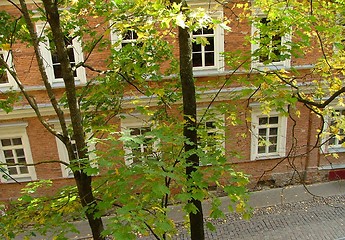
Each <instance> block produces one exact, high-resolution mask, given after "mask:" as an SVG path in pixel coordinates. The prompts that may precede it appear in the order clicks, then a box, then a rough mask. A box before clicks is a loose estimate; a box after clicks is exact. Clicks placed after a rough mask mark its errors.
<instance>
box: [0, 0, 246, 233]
mask: <svg viewBox="0 0 345 240" xmlns="http://www.w3.org/2000/svg"><path fill="white" fill-rule="evenodd" d="M9 3H10V4H12V5H13V7H14V8H15V9H17V10H18V11H17V12H16V13H15V16H16V17H17V19H16V18H13V17H11V16H10V15H8V14H7V13H4V14H2V16H4V17H3V18H1V23H4V24H1V25H2V26H4V33H6V34H3V35H1V47H2V48H5V47H6V48H7V49H9V50H10V49H11V48H12V47H13V46H14V44H15V43H16V42H17V41H23V42H26V43H27V44H29V45H30V46H31V47H32V49H33V50H34V53H35V58H36V60H37V64H38V67H39V71H40V75H41V77H42V81H43V84H44V86H45V92H46V94H47V96H48V98H49V102H50V104H51V105H52V107H53V108H54V111H55V113H56V118H58V120H59V124H60V125H61V129H62V131H61V132H58V131H56V130H55V129H54V128H52V127H51V125H50V124H49V123H48V122H47V120H46V119H45V118H44V116H42V114H41V113H40V109H39V107H38V103H37V102H36V101H37V100H36V98H35V97H34V96H32V95H29V93H28V92H27V91H26V89H25V83H22V82H21V81H20V79H19V77H18V75H17V74H16V72H15V71H14V70H13V69H12V68H11V67H10V66H8V65H7V63H6V61H5V60H4V59H3V58H0V65H1V66H5V68H6V69H7V71H9V72H10V74H11V75H12V77H13V78H14V79H15V81H16V83H17V85H18V87H19V89H20V93H21V95H22V96H23V98H24V99H25V101H26V102H28V103H29V105H30V106H31V107H32V109H33V110H34V111H35V113H36V115H37V118H38V120H39V121H40V122H41V123H42V125H43V126H44V127H45V128H46V129H47V130H48V131H49V132H50V133H51V134H53V135H54V136H56V137H57V138H59V139H60V140H61V141H62V142H63V143H64V145H65V146H66V148H67V151H68V156H69V160H70V162H69V163H65V162H61V163H62V164H65V165H66V166H68V167H69V168H70V169H71V170H72V171H73V175H74V179H75V182H76V187H67V188H64V189H62V190H60V191H59V192H58V193H57V195H52V196H44V197H36V196H35V195H36V193H37V194H38V193H39V192H40V188H41V187H42V186H45V187H54V184H52V183H51V182H49V181H43V182H37V183H32V184H29V185H28V186H27V187H26V188H25V189H23V196H22V197H21V198H19V199H18V201H17V202H14V203H13V205H12V206H13V208H12V209H14V210H15V211H17V210H18V209H22V210H25V209H26V210H25V211H24V212H23V211H18V212H17V213H12V211H11V210H8V211H7V213H8V217H6V218H2V219H1V223H0V224H1V225H2V227H3V229H7V230H6V231H5V232H2V233H1V234H2V236H3V237H5V238H9V239H10V238H12V237H14V235H15V234H17V233H18V232H23V231H24V232H25V231H27V230H26V227H28V226H30V227H31V228H30V229H32V231H30V232H25V234H27V235H28V236H30V235H31V236H32V235H35V234H36V232H38V233H40V234H47V232H49V230H52V229H54V230H55V229H56V232H57V233H54V234H56V237H58V238H61V239H64V234H65V233H66V231H67V230H68V231H75V229H74V228H73V226H72V225H71V224H69V223H68V222H67V221H66V220H72V219H73V218H74V217H80V216H75V215H74V213H75V212H76V211H81V212H83V214H85V217H86V218H87V220H88V222H89V225H90V227H91V230H92V235H93V238H94V239H105V236H106V235H108V234H109V235H113V236H114V237H116V238H118V239H134V238H135V236H136V234H138V233H141V234H146V233H147V232H148V231H149V232H150V233H152V234H153V235H154V236H155V237H156V238H157V239H166V238H168V237H169V236H170V235H171V234H173V233H174V231H176V229H175V228H176V227H175V224H174V223H173V222H172V221H171V220H170V219H169V218H168V215H167V214H168V212H169V208H168V205H169V204H170V203H176V202H181V203H183V204H184V210H185V211H186V213H188V214H190V217H191V221H190V224H191V229H192V230H191V231H192V236H193V239H201V238H203V214H202V209H201V201H202V200H203V199H205V198H212V199H213V203H212V213H211V216H212V217H215V218H217V217H221V216H222V215H223V213H222V212H221V211H219V205H220V202H219V200H217V198H216V197H215V196H214V195H212V193H210V192H208V191H207V190H208V186H209V185H212V184H213V185H217V186H218V187H220V188H223V189H224V191H225V192H226V193H227V194H228V195H229V196H230V198H231V200H232V201H233V202H234V203H236V204H237V209H238V210H239V211H241V212H244V211H245V201H246V189H245V185H246V184H247V182H248V179H247V177H246V176H245V175H243V174H242V173H237V172H235V171H234V170H233V169H232V167H231V166H230V165H228V164H226V160H227V159H226V157H225V156H224V151H221V150H220V151H215V152H214V153H213V155H212V156H211V154H207V152H205V151H204V150H203V149H202V148H201V147H200V148H197V134H198V132H197V129H198V125H199V126H201V124H200V123H199V124H198V125H197V121H196V105H195V103H196V102H195V89H193V88H194V87H193V76H192V75H191V73H192V72H191V70H192V69H191V65H190V63H191V62H190V61H191V56H190V54H189V56H188V54H187V55H186V56H183V55H181V64H180V65H181V66H182V65H183V64H182V61H184V60H183V59H185V58H186V60H187V61H188V65H183V67H185V66H186V67H188V68H187V69H186V70H184V69H183V68H182V67H181V82H182V86H183V87H182V92H183V96H184V98H183V101H184V114H183V116H184V119H185V121H186V124H185V125H184V126H183V127H182V126H181V121H179V120H178V119H174V118H172V117H171V116H172V115H173V113H171V112H169V109H171V106H175V105H176V103H177V100H179V98H180V93H179V87H180V86H179V83H178V82H177V83H176V82H175V83H169V81H167V80H166V79H165V78H164V76H165V75H171V73H173V72H174V67H175V66H176V63H175V61H174V58H173V54H172V51H171V48H170V47H169V46H170V45H169V42H168V41H167V40H166V38H168V37H170V35H169V34H171V29H173V28H174V27H176V26H180V28H179V32H180V37H181V39H180V41H179V42H180V44H181V45H180V47H181V49H182V48H184V46H183V41H184V39H186V40H188V41H187V42H189V44H188V45H189V46H188V48H189V52H190V41H191V39H190V36H189V31H190V30H189V29H191V28H193V26H194V25H195V22H198V21H195V22H193V21H188V17H187V15H186V16H184V14H189V13H190V11H184V10H183V8H181V7H182V6H184V7H185V5H184V4H185V2H183V3H182V5H181V4H177V3H174V2H173V3H171V4H166V2H164V1H152V2H151V3H152V4H147V1H129V0H128V1H125V0H123V1H121V0H120V1H113V2H109V3H108V2H102V1H91V2H90V1H71V2H70V1H62V2H58V1H49V0H44V1H42V4H37V5H34V8H35V9H36V10H35V11H31V10H30V9H31V7H33V5H31V4H27V3H26V1H24V0H20V1H19V4H16V3H14V2H12V1H9ZM181 9H182V10H183V11H181ZM201 16H205V15H201ZM181 17H182V18H181ZM93 19H97V20H99V21H98V24H97V25H96V27H95V25H93V22H92V20H93ZM206 19H208V22H205V23H203V24H204V25H205V26H207V25H209V24H211V23H212V20H210V18H206ZM109 21H110V22H111V26H110V27H109ZM36 22H41V23H43V25H45V28H44V30H43V31H44V34H45V35H46V36H48V38H49V39H50V40H51V41H50V46H49V48H51V49H54V50H56V54H57V57H58V59H59V62H60V64H61V73H62V78H63V82H64V86H65V93H64V94H63V95H62V96H61V95H60V94H59V93H58V92H56V91H54V89H53V88H52V86H51V84H50V82H49V79H48V76H47V73H46V69H45V67H44V63H43V62H44V58H43V56H42V53H41V49H40V42H41V41H43V40H44V36H42V35H41V33H40V32H36V31H37V30H36V28H35V23H36ZM186 23H188V24H189V25H190V26H188V27H186V26H185V25H186ZM196 27H200V26H196ZM113 29H116V31H118V33H120V34H122V35H124V34H126V33H127V32H128V31H134V32H136V33H137V34H138V43H137V44H134V45H132V44H130V45H127V46H124V47H122V48H121V49H120V50H119V49H118V48H117V46H119V44H121V39H119V40H118V41H115V42H113V43H112V45H111V49H110V53H111V54H109V55H110V58H109V59H108V60H107V66H102V65H97V64H95V63H94V62H92V60H91V59H92V55H93V54H95V53H96V51H104V53H107V51H109V45H110V42H109V40H108V39H106V37H107V35H109V32H110V31H113ZM66 36H68V37H70V38H72V39H73V38H80V39H83V50H84V51H85V52H86V53H87V55H86V56H85V59H84V61H83V62H81V63H79V64H77V65H75V66H73V65H71V62H70V59H69V55H68V48H67V47H66V44H65V40H66ZM172 37H176V36H175V35H172ZM129 53H130V54H129ZM186 53H188V52H186ZM167 61H169V63H170V65H171V67H172V68H168V70H167V71H166V72H164V73H162V72H161V70H162V69H161V68H160V65H161V64H162V63H163V62H167ZM92 64H94V65H92ZM81 67H84V68H86V69H88V70H90V72H93V74H94V77H93V78H92V79H90V81H89V82H88V83H87V84H86V86H76V84H75V81H74V71H75V69H77V68H81ZM148 79H150V81H148ZM185 83H187V85H185ZM162 86H164V88H162ZM133 90H134V91H135V92H136V93H135V94H143V95H145V96H148V97H151V96H153V95H155V96H157V99H158V103H157V105H156V106H155V109H153V110H152V108H148V106H146V105H140V104H137V108H136V111H141V112H142V113H143V115H145V114H146V115H147V116H148V119H149V120H148V125H149V126H150V127H151V129H152V130H151V131H149V132H147V133H146V134H144V135H142V136H140V137H136V136H133V135H130V134H129V135H128V134H127V135H126V132H124V133H123V134H120V135H119V134H118V129H117V128H116V126H114V125H113V124H111V123H112V121H113V120H114V119H115V118H116V116H117V114H118V113H119V112H120V110H121V103H122V101H123V96H124V92H125V91H126V92H130V91H133ZM189 96H191V97H192V99H189V100H188V99H187V98H186V97H189ZM13 99H14V98H8V99H7V101H4V106H6V108H5V110H6V109H8V110H10V107H11V104H12V103H13V101H14V100H13ZM188 106H191V108H190V109H188V108H187V107H188ZM63 107H65V108H63ZM65 109H68V110H65ZM129 114H130V112H129ZM68 118H70V119H71V124H70V126H69V124H68V122H67V119H68ZM172 129H175V130H176V131H175V132H174V133H180V134H176V135H172V134H171V133H172V132H171V130H172ZM202 131H203V130H202V129H199V134H200V136H202V135H205V134H202ZM182 132H184V136H183V134H182ZM88 135H91V138H90V139H89V138H87V136H88ZM206 135H207V134H206ZM119 138H120V140H121V141H119ZM88 141H94V142H96V143H97V144H99V145H100V151H96V152H90V151H89V150H88V147H87V143H88ZM122 141H123V142H124V143H125V145H126V146H128V147H130V148H131V149H132V153H133V152H135V151H133V150H134V149H137V148H138V147H139V146H142V145H145V147H149V146H153V145H156V147H151V149H150V151H148V152H143V153H139V155H138V156H136V155H135V154H134V156H133V154H130V155H126V154H125V153H124V152H123V150H122ZM74 142H75V145H76V150H77V151H75V150H74V148H73V145H74ZM102 148H103V149H106V150H105V151H102ZM183 149H184V151H183ZM91 154H96V159H95V160H94V159H91V158H90V156H91ZM199 156H200V157H201V158H202V159H203V162H204V163H205V164H209V163H212V164H213V166H212V167H210V170H209V171H208V174H207V175H206V174H204V173H203V170H202V169H203V167H200V166H198V165H199V163H198V162H199V160H198V158H199ZM123 157H125V158H127V157H131V158H137V159H138V162H139V163H138V164H132V165H130V166H128V165H126V164H125V163H124V162H123ZM92 161H97V163H98V166H99V168H100V169H101V171H102V173H101V175H100V176H98V177H96V181H94V183H93V179H94V177H93V175H95V174H97V173H98V170H97V168H95V167H93V165H92V164H91V162H92ZM51 162H56V161H46V162H39V163H37V164H49V163H51ZM184 169H186V172H185V171H184ZM157 183H159V184H157ZM77 202H80V203H81V205H80V206H79V205H78V204H77ZM14 206H16V207H14ZM18 214H20V216H21V218H20V220H19V219H18V218H17V216H18ZM106 214H111V216H112V217H111V219H110V222H109V224H108V226H107V228H106V229H105V228H104V225H103V222H102V219H101V217H102V216H104V215H106ZM33 216H35V218H33ZM71 217H72V218H71ZM13 219H17V220H16V221H15V224H13ZM61 222H63V223H64V224H61ZM10 224H11V226H12V227H11V228H10V227H9V225H10ZM66 226H67V227H68V228H65V227H66ZM209 226H210V227H211V225H210V224H209ZM53 227H55V228H53ZM62 229H66V230H62Z"/></svg>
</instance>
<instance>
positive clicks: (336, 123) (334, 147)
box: [322, 109, 345, 153]
mask: <svg viewBox="0 0 345 240" xmlns="http://www.w3.org/2000/svg"><path fill="white" fill-rule="evenodd" d="M344 123H345V109H338V110H335V111H334V112H332V116H329V117H328V118H325V130H326V132H327V134H326V136H325V138H324V141H327V142H325V144H323V145H322V146H323V151H324V152H330V153H332V152H345V147H344V143H345V132H344V127H342V126H343V125H344Z"/></svg>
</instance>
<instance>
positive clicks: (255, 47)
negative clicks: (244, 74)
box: [251, 10, 291, 70]
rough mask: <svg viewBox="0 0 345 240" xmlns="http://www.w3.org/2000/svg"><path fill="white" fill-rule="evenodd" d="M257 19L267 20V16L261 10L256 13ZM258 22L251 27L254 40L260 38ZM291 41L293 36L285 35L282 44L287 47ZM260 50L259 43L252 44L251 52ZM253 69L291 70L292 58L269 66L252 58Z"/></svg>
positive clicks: (256, 58)
mask: <svg viewBox="0 0 345 240" xmlns="http://www.w3.org/2000/svg"><path fill="white" fill-rule="evenodd" d="M254 14H255V17H256V20H259V19H263V18H266V17H267V15H265V14H263V13H262V12H261V11H260V10H256V11H255V13H254ZM256 24H257V21H254V22H253V23H252V26H251V36H252V38H257V37H259V36H260V29H258V28H257V27H256ZM290 41H291V34H285V35H284V36H282V37H281V44H282V45H286V46H287V47H289V46H288V45H287V43H288V42H290ZM259 48H260V42H257V43H252V44H251V52H252V53H254V52H255V51H257V50H258V49H259ZM251 65H252V69H259V70H262V69H269V70H279V69H285V68H290V67H291V56H290V57H289V58H287V59H285V60H283V61H278V62H271V63H269V64H264V63H263V62H260V60H259V59H258V57H257V56H256V57H255V58H254V57H253V58H252V64H251Z"/></svg>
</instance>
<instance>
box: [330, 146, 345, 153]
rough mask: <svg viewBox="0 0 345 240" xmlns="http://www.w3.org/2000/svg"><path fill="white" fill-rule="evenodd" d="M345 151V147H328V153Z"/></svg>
mask: <svg viewBox="0 0 345 240" xmlns="http://www.w3.org/2000/svg"><path fill="white" fill-rule="evenodd" d="M342 152H345V148H344V147H330V146H329V147H328V149H327V153H342Z"/></svg>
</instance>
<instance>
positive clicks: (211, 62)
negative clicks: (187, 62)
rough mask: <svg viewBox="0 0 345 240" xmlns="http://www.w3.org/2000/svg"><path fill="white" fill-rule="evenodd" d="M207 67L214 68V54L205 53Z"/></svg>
mask: <svg viewBox="0 0 345 240" xmlns="http://www.w3.org/2000/svg"><path fill="white" fill-rule="evenodd" d="M205 66H214V53H213V52H212V53H205Z"/></svg>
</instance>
